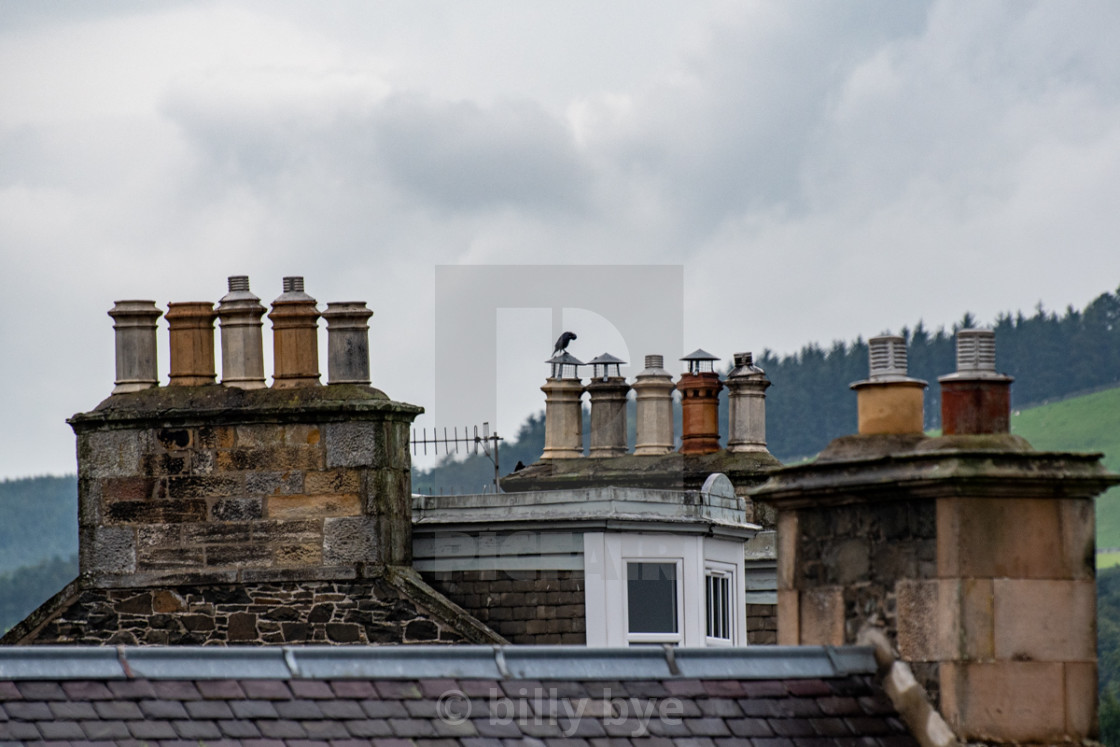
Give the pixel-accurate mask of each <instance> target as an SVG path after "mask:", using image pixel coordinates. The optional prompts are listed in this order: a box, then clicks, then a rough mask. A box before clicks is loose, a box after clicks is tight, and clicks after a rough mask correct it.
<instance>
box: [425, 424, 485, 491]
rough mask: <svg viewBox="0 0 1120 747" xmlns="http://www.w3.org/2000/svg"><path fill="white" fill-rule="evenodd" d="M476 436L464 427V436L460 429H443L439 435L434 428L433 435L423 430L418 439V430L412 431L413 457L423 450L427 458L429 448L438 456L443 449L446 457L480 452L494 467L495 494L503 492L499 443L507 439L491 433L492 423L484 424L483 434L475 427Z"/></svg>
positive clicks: (468, 428)
mask: <svg viewBox="0 0 1120 747" xmlns="http://www.w3.org/2000/svg"><path fill="white" fill-rule="evenodd" d="M473 428H474V434H473V435H471V427H468V426H463V435H462V436H460V435H459V428H458V427H454V428H452V430H451V432H450V433H448V431H447V428H446V427H444V428H443V435H442V436H441V435H440V434H439V430H440V429H439V428H432V435H430V436H429V435H428V429H427V428H422V429H421V430H420V436H419V437H417V433H416V429H415V428H413V429H412V455H413V456H419V455H420V450H421V449H423V453H424V455H425V456H427V454H428V447H429V446H430V447H431V448H432V453H433V454H434V455H436V456H439V454H440V448H441V447H442V449H443V454H444V456H447V455H449V454H452V453H455V454H459V453H465V454H471V453H472V450H473V453H474V454H476V455H477V454H478V453H479V452H480V451H481V453H482V454H483V455H485V456H486V458H487V459H489V460H490V463H491V464H493V465H494V492H495V493H500V492H502V487H501V485H499V484H498V476H499V474H500V468H499V466H498V465H499V462H498V442H499V441H504V440H505V439H504V438H502V437H501V436H499V435H498V432H497V431H494V433H491V432H490V423H483V424H482V433H481V434H480V433H479V432H478V426H477V425H476V426H473ZM460 446H462V447H463V450H462V452H460V450H459V447H460Z"/></svg>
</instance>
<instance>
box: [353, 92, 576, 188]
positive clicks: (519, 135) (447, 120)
mask: <svg viewBox="0 0 1120 747" xmlns="http://www.w3.org/2000/svg"><path fill="white" fill-rule="evenodd" d="M373 137H374V140H375V142H376V144H377V151H376V153H377V155H376V158H377V160H378V161H379V162H380V163H381V164H383V165H384V167H385V168H386V169H387V171H388V172H389V174H390V175H391V177H392V178H393V179H394V180H395V181H396V182H397V183H399V184H400V185H401V186H403V187H406V188H407V189H409V190H410V191H412V192H413V193H415V194H416V195H417V196H419V197H420V198H422V199H425V200H427V201H430V202H432V203H434V204H437V205H441V206H443V207H447V208H452V209H458V210H470V209H478V208H486V207H493V206H502V205H516V206H521V207H529V208H538V209H540V208H545V207H547V208H548V209H550V210H555V209H556V208H558V207H569V208H570V207H573V206H575V205H577V204H578V203H579V200H580V196H579V195H580V188H581V184H582V183H583V182H584V179H585V178H586V174H585V172H584V169H583V168H582V167H581V165H580V163H579V157H578V154H577V153H576V150H575V145H574V142H573V140H572V136H571V133H570V132H569V131H568V130H567V128H566V127H564V126H563V125H562V124H561V123H560V122H559V121H557V120H556V119H555V118H554V117H551V116H549V115H548V114H547V113H545V112H544V111H543V110H542V109H541V108H540V107H539V106H537V105H535V104H533V103H530V102H502V103H498V104H496V105H494V106H491V107H488V108H483V107H482V106H479V105H477V104H475V103H472V102H466V101H463V102H454V103H449V102H440V101H434V100H431V99H426V98H422V97H419V96H411V95H406V96H396V97H393V98H391V99H390V100H389V101H387V102H386V103H385V105H384V106H382V107H381V108H380V110H379V111H378V113H377V116H376V122H375V125H374V132H373Z"/></svg>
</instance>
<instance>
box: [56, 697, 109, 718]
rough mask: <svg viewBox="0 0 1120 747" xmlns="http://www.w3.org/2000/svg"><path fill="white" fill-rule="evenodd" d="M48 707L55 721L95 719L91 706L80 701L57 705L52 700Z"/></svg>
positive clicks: (95, 715)
mask: <svg viewBox="0 0 1120 747" xmlns="http://www.w3.org/2000/svg"><path fill="white" fill-rule="evenodd" d="M48 706H49V707H50V709H51V713H52V714H54V717H55V718H56V719H65V720H67V721H77V720H78V719H83V718H97V712H96V711H95V710H93V706H92V705H90V704H89V703H86V702H84V701H81V700H79V701H77V702H69V703H66V702H63V703H59V702H57V701H53V700H52V701H51V702H50V703H49V704H48Z"/></svg>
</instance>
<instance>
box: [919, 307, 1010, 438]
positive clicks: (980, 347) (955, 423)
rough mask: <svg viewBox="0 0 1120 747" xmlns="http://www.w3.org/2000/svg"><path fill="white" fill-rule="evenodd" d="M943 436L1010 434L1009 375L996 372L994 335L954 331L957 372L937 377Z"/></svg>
mask: <svg viewBox="0 0 1120 747" xmlns="http://www.w3.org/2000/svg"><path fill="white" fill-rule="evenodd" d="M937 381H938V383H940V384H941V430H942V433H944V434H945V435H946V436H954V435H977V434H993V433H1010V432H1011V382H1012V381H1014V379H1013V378H1012V377H1010V376H1005V375H1003V374H1000V373H997V372H996V333H995V332H994V331H992V330H990V329H962V330H959V331H958V332H957V371H956V373H951V374H948V375H946V376H941V377H938V379H937Z"/></svg>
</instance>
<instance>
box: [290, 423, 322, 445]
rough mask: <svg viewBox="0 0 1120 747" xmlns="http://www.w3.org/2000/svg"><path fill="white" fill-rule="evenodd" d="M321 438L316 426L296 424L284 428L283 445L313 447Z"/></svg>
mask: <svg viewBox="0 0 1120 747" xmlns="http://www.w3.org/2000/svg"><path fill="white" fill-rule="evenodd" d="M322 437H323V435H322V432H321V431H320V429H319V426H317V425H306V424H302V423H297V424H293V425H285V426H284V443H286V444H287V445H289V446H315V445H316V444H318V443H319V442H320V441H321V440H322Z"/></svg>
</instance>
